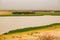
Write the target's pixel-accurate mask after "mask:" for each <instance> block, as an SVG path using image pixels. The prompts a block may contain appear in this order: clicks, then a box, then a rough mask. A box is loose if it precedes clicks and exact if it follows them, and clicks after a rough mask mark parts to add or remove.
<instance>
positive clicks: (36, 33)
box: [0, 23, 60, 40]
mask: <svg viewBox="0 0 60 40" xmlns="http://www.w3.org/2000/svg"><path fill="white" fill-rule="evenodd" d="M23 30H24V31H23ZM0 40H60V23H55V24H51V25H47V26H40V27H33V28H30V29H29V28H25V29H20V30H13V31H9V32H8V33H5V34H2V35H0Z"/></svg>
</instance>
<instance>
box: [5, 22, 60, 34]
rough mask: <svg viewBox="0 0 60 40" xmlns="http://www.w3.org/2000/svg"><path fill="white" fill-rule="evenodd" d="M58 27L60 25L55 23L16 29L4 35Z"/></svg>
mask: <svg viewBox="0 0 60 40" xmlns="http://www.w3.org/2000/svg"><path fill="white" fill-rule="evenodd" d="M56 25H60V23H54V24H50V25H45V26H37V27H29V28H23V29H16V30H11V31H9V32H7V33H4V34H11V33H17V32H26V31H31V30H38V29H44V28H48V27H53V26H56Z"/></svg>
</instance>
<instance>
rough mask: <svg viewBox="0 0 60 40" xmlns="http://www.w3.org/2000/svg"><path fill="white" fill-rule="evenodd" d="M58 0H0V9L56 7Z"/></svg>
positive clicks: (58, 7)
mask: <svg viewBox="0 0 60 40" xmlns="http://www.w3.org/2000/svg"><path fill="white" fill-rule="evenodd" d="M59 4H60V0H0V9H19V10H20V9H53V10H54V9H56V10H60V5H59Z"/></svg>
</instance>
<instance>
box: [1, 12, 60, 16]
mask: <svg viewBox="0 0 60 40" xmlns="http://www.w3.org/2000/svg"><path fill="white" fill-rule="evenodd" d="M44 15H52V16H60V12H35V13H33V14H13V13H12V12H11V14H9V15H0V16H44Z"/></svg>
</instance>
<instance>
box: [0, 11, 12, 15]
mask: <svg viewBox="0 0 60 40" xmlns="http://www.w3.org/2000/svg"><path fill="white" fill-rule="evenodd" d="M11 14H12V12H9V11H0V15H11Z"/></svg>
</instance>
